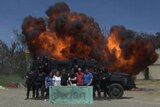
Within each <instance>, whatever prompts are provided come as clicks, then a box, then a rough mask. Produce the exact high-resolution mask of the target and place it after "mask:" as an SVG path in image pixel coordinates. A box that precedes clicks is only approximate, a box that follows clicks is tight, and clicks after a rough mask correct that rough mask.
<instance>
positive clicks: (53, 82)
mask: <svg viewBox="0 0 160 107" xmlns="http://www.w3.org/2000/svg"><path fill="white" fill-rule="evenodd" d="M52 85H53V86H54V85H55V77H54V76H53V78H52Z"/></svg>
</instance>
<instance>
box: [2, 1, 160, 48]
mask: <svg viewBox="0 0 160 107" xmlns="http://www.w3.org/2000/svg"><path fill="white" fill-rule="evenodd" d="M56 2H66V3H67V4H68V5H69V7H70V9H71V11H74V12H80V13H85V14H86V15H88V16H91V17H93V18H94V20H95V21H96V22H98V23H99V25H100V27H101V28H102V30H103V31H105V32H108V31H109V29H110V27H112V26H113V25H123V26H125V27H126V28H127V29H131V30H135V31H137V32H147V33H150V34H155V33H156V32H160V0H0V40H2V41H4V42H5V43H7V44H8V45H10V44H11V42H12V41H13V40H14V38H15V35H14V33H13V31H14V30H18V31H19V32H21V25H22V22H23V19H24V18H25V17H27V16H33V17H44V18H47V16H46V14H45V11H46V10H47V9H48V7H49V6H51V5H54V4H55V3H56Z"/></svg>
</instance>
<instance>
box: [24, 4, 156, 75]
mask: <svg viewBox="0 0 160 107" xmlns="http://www.w3.org/2000/svg"><path fill="white" fill-rule="evenodd" d="M46 14H47V16H48V19H47V20H46V19H44V18H35V17H32V16H28V17H26V18H25V19H24V21H23V24H22V33H23V35H24V36H25V41H26V44H27V46H28V49H29V51H30V53H31V55H32V57H33V58H34V59H36V58H37V57H38V56H47V57H49V58H52V59H55V60H67V59H69V58H72V57H76V58H83V59H87V60H88V59H95V60H96V61H98V62H99V63H100V64H101V65H103V66H104V68H108V69H109V70H110V72H116V71H119V70H120V71H121V72H127V73H129V74H137V73H138V72H140V70H143V69H144V68H145V67H147V66H148V65H150V64H152V63H153V62H155V61H156V59H157V57H158V56H157V54H156V53H155V44H154V38H142V37H140V36H135V33H134V32H131V31H129V30H126V29H125V28H124V27H120V26H116V27H112V28H111V31H110V34H109V36H108V38H107V39H105V37H104V36H103V34H102V32H101V29H100V27H99V25H98V23H97V22H95V21H94V19H93V18H92V17H89V16H87V15H85V14H83V13H76V12H71V11H70V8H69V6H68V5H67V4H66V3H56V4H55V5H53V6H51V7H49V8H48V9H47V11H46Z"/></svg>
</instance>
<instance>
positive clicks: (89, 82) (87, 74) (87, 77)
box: [83, 69, 93, 86]
mask: <svg viewBox="0 0 160 107" xmlns="http://www.w3.org/2000/svg"><path fill="white" fill-rule="evenodd" d="M92 80H93V75H92V73H90V72H89V70H88V69H86V71H85V74H84V81H83V84H84V85H85V86H90V85H92Z"/></svg>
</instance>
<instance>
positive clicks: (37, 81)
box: [34, 72, 44, 99]
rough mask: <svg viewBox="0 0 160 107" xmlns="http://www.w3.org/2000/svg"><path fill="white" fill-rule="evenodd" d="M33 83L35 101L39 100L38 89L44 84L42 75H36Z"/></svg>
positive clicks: (40, 73)
mask: <svg viewBox="0 0 160 107" xmlns="http://www.w3.org/2000/svg"><path fill="white" fill-rule="evenodd" d="M34 83H35V91H36V99H38V98H39V89H40V88H41V87H42V85H43V83H44V73H43V72H39V73H38V74H37V76H36V79H35V81H34ZM42 97H43V95H42Z"/></svg>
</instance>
